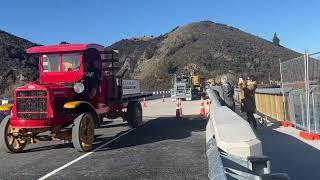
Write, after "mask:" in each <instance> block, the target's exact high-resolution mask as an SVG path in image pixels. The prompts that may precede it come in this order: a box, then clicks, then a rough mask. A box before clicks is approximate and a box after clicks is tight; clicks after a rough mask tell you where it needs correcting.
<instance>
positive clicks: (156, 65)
mask: <svg viewBox="0 0 320 180" xmlns="http://www.w3.org/2000/svg"><path fill="white" fill-rule="evenodd" d="M35 45H36V44H35V43H32V42H30V41H28V40H25V39H22V38H19V37H16V36H14V35H11V34H9V33H6V32H4V31H1V30H0V63H1V66H0V94H5V95H6V96H11V94H12V88H13V86H14V85H19V84H23V83H25V82H27V81H30V80H35V79H36V78H37V60H36V59H32V58H30V57H28V56H27V55H26V54H25V49H26V48H28V47H31V46H35ZM109 48H112V49H118V50H120V61H121V62H122V63H123V64H127V65H129V67H130V71H129V74H128V76H129V77H131V78H137V79H140V80H142V87H143V88H144V89H145V90H160V89H169V88H170V87H171V78H172V76H173V75H174V74H183V73H184V74H185V73H190V72H191V71H193V72H195V73H197V74H200V75H202V76H203V77H205V78H211V77H217V76H218V75H221V74H225V73H226V72H229V70H231V71H232V72H233V73H235V76H239V75H242V74H255V75H256V76H257V77H258V79H259V80H260V81H266V80H267V79H268V74H269V72H270V73H271V75H272V76H271V78H272V79H273V80H277V79H279V63H278V61H279V58H281V59H283V60H287V59H290V58H293V57H296V56H298V55H299V54H298V53H296V52H294V51H292V50H289V49H287V48H284V47H279V46H275V45H273V44H272V43H271V42H269V41H267V40H264V39H261V38H259V37H257V36H254V35H251V34H248V33H246V32H243V31H241V30H239V29H236V28H233V27H230V26H226V25H223V24H217V23H213V22H209V21H203V22H197V23H191V24H188V25H185V26H183V27H177V28H175V29H173V30H172V31H171V32H169V33H166V34H164V35H161V36H158V37H141V38H131V39H124V40H121V41H119V42H116V43H114V44H112V45H111V46H110V47H109ZM26 59H28V60H26ZM0 98H1V96H0Z"/></svg>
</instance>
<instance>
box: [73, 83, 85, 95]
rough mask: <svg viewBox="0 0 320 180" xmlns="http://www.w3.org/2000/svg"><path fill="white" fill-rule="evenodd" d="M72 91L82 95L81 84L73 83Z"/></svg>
mask: <svg viewBox="0 0 320 180" xmlns="http://www.w3.org/2000/svg"><path fill="white" fill-rule="evenodd" d="M73 90H74V92H76V93H82V92H83V90H84V85H83V84H82V83H75V84H74V86H73Z"/></svg>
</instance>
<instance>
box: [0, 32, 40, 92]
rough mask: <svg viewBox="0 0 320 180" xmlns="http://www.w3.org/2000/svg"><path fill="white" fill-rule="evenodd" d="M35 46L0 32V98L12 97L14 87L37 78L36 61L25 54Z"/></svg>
mask: <svg viewBox="0 0 320 180" xmlns="http://www.w3.org/2000/svg"><path fill="white" fill-rule="evenodd" d="M35 45H36V44H35V43H32V42H30V41H28V40H25V39H22V38H19V37H17V36H14V35H11V34H9V33H7V32H4V31H1V30H0V64H1V65H0V97H1V96H12V89H13V87H14V86H16V85H20V84H23V83H25V82H27V81H28V80H33V79H36V78H37V60H34V59H32V58H30V57H28V56H27V55H26V54H25V49H26V48H28V47H31V46H35ZM27 59H29V60H28V61H27Z"/></svg>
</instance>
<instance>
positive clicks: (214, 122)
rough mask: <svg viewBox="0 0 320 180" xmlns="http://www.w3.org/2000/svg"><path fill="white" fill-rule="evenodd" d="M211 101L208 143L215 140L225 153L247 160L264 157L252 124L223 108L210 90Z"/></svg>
mask: <svg viewBox="0 0 320 180" xmlns="http://www.w3.org/2000/svg"><path fill="white" fill-rule="evenodd" d="M207 92H208V95H209V98H210V100H211V108H210V118H209V120H208V124H207V129H206V136H207V137H206V141H207V142H208V141H209V140H210V139H211V138H213V137H214V138H215V140H216V143H217V146H218V147H219V148H220V149H221V150H223V151H224V152H226V153H228V154H230V155H234V156H238V157H242V158H247V157H249V156H262V155H263V152H262V144H261V141H260V140H259V139H258V138H257V137H256V135H255V133H254V132H253V130H252V128H251V126H250V124H249V123H248V122H247V121H246V120H244V119H243V118H241V117H240V116H239V115H238V114H236V113H235V112H233V111H232V110H230V109H229V108H228V107H226V106H221V103H220V101H219V97H217V96H216V94H215V93H214V92H213V90H211V89H210V90H208V91H207Z"/></svg>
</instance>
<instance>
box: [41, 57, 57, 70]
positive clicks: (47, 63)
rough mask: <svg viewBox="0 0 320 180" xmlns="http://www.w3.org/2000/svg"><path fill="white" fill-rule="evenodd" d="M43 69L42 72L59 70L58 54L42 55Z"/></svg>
mask: <svg viewBox="0 0 320 180" xmlns="http://www.w3.org/2000/svg"><path fill="white" fill-rule="evenodd" d="M42 57H43V71H44V72H59V71H60V63H59V62H60V55H59V54H49V55H43V56H42Z"/></svg>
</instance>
